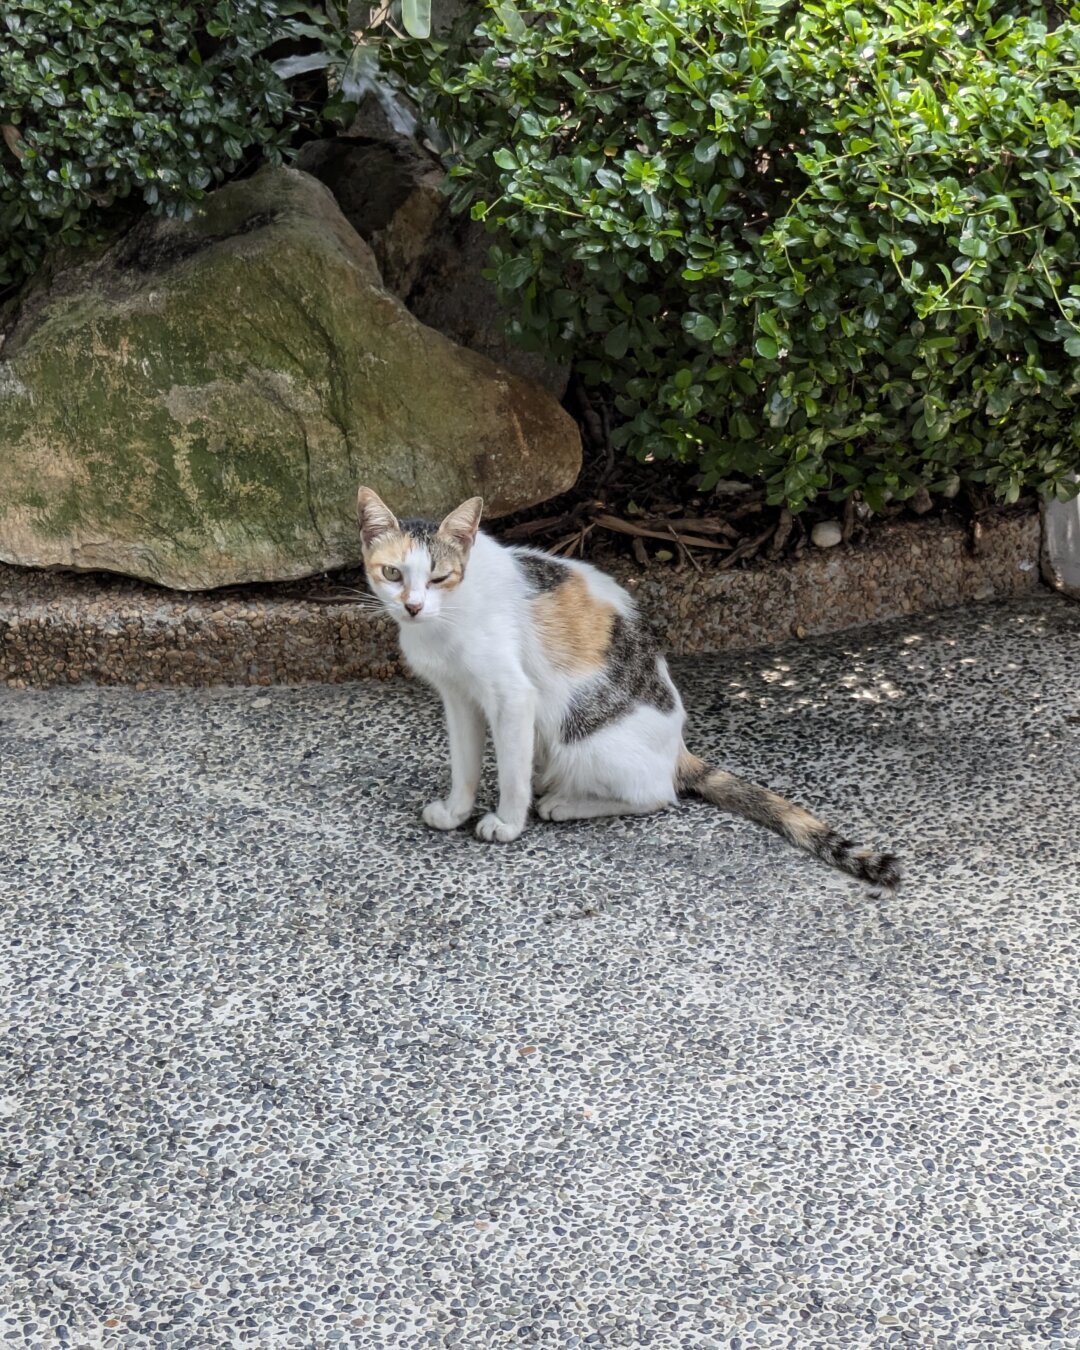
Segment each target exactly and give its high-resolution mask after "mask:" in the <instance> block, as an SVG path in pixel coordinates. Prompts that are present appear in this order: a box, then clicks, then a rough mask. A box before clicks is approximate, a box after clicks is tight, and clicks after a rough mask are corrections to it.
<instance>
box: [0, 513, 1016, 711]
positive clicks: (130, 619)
mask: <svg viewBox="0 0 1080 1350" xmlns="http://www.w3.org/2000/svg"><path fill="white" fill-rule="evenodd" d="M970 539H971V536H970V532H969V531H968V530H967V529H965V528H964V527H962V526H960V525H958V524H949V523H946V522H944V521H941V520H923V521H906V522H903V523H897V524H887V525H883V526H880V527H879V528H878V529H877V530H876V531H875V532H874V534H873V535H871V536H870V537H869V538H868V539H867V540H866V541H865V542H864V543H863V544H862V545H860V546H858V547H853V548H845V547H843V546H840V547H837V548H831V549H812V550H810V551H809V552H807V553H806V554H805V555H804V556H803V557H802V558H801V559H798V560H794V561H791V562H787V563H781V564H775V565H771V566H763V567H752V568H748V569H746V570H744V571H731V572H718V571H716V570H715V569H713V570H705V569H703V570H702V571H701V572H697V571H696V570H694V569H693V568H692V567H684V568H683V569H682V570H681V571H676V570H673V569H671V568H662V569H661V568H654V569H651V570H649V571H644V572H643V571H641V570H639V569H637V568H636V567H635V566H634V565H633V564H625V565H621V566H619V567H617V568H615V569H613V570H614V571H615V574H616V575H617V576H618V578H619V580H620V581H622V582H623V584H624V585H626V586H628V587H629V588H630V590H631V591H632V592H633V593H634V594H635V595H636V596H637V598H638V602H639V604H640V605H641V607H642V610H643V611H644V613H645V614H646V616H647V618H648V619H649V620H650V622H651V623H652V624H653V626H654V628H655V630H656V632H657V634H658V636H659V637H660V639H661V640H662V641H663V643H664V645H665V648H666V650H667V651H668V653H669V654H671V655H675V656H684V655H690V654H703V653H710V652H721V651H731V650H745V649H747V648H753V647H761V646H768V645H770V644H772V643H775V642H781V641H784V640H785V639H789V638H792V637H809V636H817V635H821V634H825V633H833V632H841V631H843V630H845V629H848V628H853V627H858V626H860V625H862V624H866V623H873V622H877V621H880V620H884V619H891V618H896V617H899V616H901V615H904V614H920V613H926V612H930V611H934V610H941V609H948V608H951V607H952V606H955V605H961V604H966V603H968V602H970V601H976V600H989V599H1005V598H1008V597H1012V596H1017V595H1021V594H1024V593H1026V592H1029V591H1032V590H1035V589H1038V588H1039V586H1040V585H1041V581H1040V570H1039V558H1040V547H1041V527H1040V516H1039V513H1038V511H1037V510H1031V511H1019V510H1018V511H1014V512H1010V513H1003V514H1000V515H995V516H994V517H993V518H991V519H990V520H988V521H987V523H986V524H985V525H984V527H983V529H982V531H981V537H980V540H979V544H978V550H977V552H975V553H973V552H972V549H971V544H970ZM400 669H401V666H400V662H399V659H398V655H397V647H396V641H395V636H394V631H393V625H392V624H391V623H390V622H389V621H388V620H384V619H381V618H378V617H372V616H371V614H370V611H369V610H367V609H365V608H363V607H362V606H361V605H359V604H351V603H343V604H321V603H318V602H315V601H310V600H296V599H287V598H280V599H279V598H275V597H274V596H273V594H272V593H271V594H266V593H260V594H258V595H255V594H252V595H244V596H240V597H236V596H224V595H220V594H218V595H215V594H213V593H210V594H187V593H178V592H168V591H161V590H157V589H155V588H153V587H151V586H143V585H140V584H139V583H136V582H131V581H127V580H125V579H121V578H112V577H102V576H100V575H77V574H70V573H44V572H35V571H28V570H24V569H20V568H14V567H5V566H0V680H2V681H3V683H5V684H7V685H9V686H13V687H15V688H37V689H42V688H50V687H54V686H57V685H70V684H79V683H82V682H84V681H86V682H91V683H96V684H105V685H128V686H134V687H135V688H136V689H149V688H168V687H174V688H175V687H207V686H213V685H240V686H244V685H276V684H310V683H337V682H340V681H345V680H357V679H364V678H377V679H385V678H387V677H388V676H390V675H393V674H396V673H398V672H399V671H400Z"/></svg>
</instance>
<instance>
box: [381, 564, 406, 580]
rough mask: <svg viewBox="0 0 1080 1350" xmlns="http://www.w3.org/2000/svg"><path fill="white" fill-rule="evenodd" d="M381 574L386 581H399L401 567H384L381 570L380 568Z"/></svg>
mask: <svg viewBox="0 0 1080 1350" xmlns="http://www.w3.org/2000/svg"><path fill="white" fill-rule="evenodd" d="M382 574H383V576H384V577H385V578H386V580H387V581H400V580H401V568H400V567H384V568H383V570H382Z"/></svg>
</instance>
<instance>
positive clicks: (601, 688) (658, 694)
mask: <svg viewBox="0 0 1080 1350" xmlns="http://www.w3.org/2000/svg"><path fill="white" fill-rule="evenodd" d="M659 660H660V657H659V653H658V652H657V650H656V647H655V646H654V645H653V642H652V639H651V638H650V637H649V635H648V633H647V632H646V631H645V630H644V628H643V627H642V626H641V624H640V623H639V622H638V620H637V618H636V617H632V618H627V617H625V616H623V615H621V614H620V615H618V616H616V619H615V622H614V623H613V625H612V628H611V646H610V648H609V649H608V655H607V662H606V664H605V667H604V672H603V674H602V675H599V676H598V677H597V678H596V680H595V681H594V683H593V684H592V685H590V686H589V688H587V689H583V690H581V692H580V693H578V694H577V695H576V696H575V698H574V701H573V702H572V703H571V704H570V707H569V709H568V710H567V713H566V716H565V717H564V718H563V724H562V727H561V735H562V739H563V741H564V742H566V743H569V742H572V741H582V740H584V739H585V738H586V736H591V735H592V734H593V733H594V732H596V731H599V730H600V729H601V727H606V726H609V725H610V724H611V723H612V722H617V721H618V720H619V719H620V718H621V717H625V716H626V715H627V714H628V713H630V712H632V711H633V709H634V708H636V707H638V706H639V705H641V704H647V705H648V706H650V707H653V708H657V709H659V710H660V712H671V711H672V710H673V709H674V707H675V695H674V694H673V693H672V691H671V686H670V685H669V684H668V682H667V680H665V679H664V678H663V676H662V675H661V674H660V666H659Z"/></svg>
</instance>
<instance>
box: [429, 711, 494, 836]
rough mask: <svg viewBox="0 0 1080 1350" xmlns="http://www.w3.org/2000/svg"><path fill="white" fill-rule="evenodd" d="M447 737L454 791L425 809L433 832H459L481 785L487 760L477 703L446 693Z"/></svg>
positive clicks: (482, 727) (481, 721)
mask: <svg viewBox="0 0 1080 1350" xmlns="http://www.w3.org/2000/svg"><path fill="white" fill-rule="evenodd" d="M442 700H443V707H444V708H445V710H446V734H447V738H448V740H449V742H450V792H449V795H448V796H446V797H444V798H442V799H441V800H440V801H436V802H428V804H427V806H425V807H424V812H423V814H424V824H425V825H430V826H431V828H432V829H433V830H456V829H457V827H458V826H459V825H460V824H461V823H462V822H463V821H464V820H466V819H467V818H468V816H469V813H470V812H471V811H472V809H473V803H474V802H475V801H476V789H477V788H478V787H479V786H480V769H481V765H482V764H483V759H484V735H485V728H484V714H483V713H482V712H481V711H480V709H479V708H478V707H477V706H476V704H475V703H473V702H471V701H470V700H469V699H467V698H464V697H463V696H462V695H460V694H458V693H456V692H455V691H452V690H443V691H442Z"/></svg>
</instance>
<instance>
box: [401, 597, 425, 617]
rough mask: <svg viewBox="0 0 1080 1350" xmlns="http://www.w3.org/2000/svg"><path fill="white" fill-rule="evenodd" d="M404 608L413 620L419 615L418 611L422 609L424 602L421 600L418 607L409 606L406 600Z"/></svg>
mask: <svg viewBox="0 0 1080 1350" xmlns="http://www.w3.org/2000/svg"><path fill="white" fill-rule="evenodd" d="M405 608H406V609H407V610H408V611H409V613H410V614H411V615H412V616H413V618H414V619H415V618H416V616H417V615H418V614H419V613H420V611H421V610H422V609H423V608H424V602H423V600H421V601H420V603H419V604H418V605H412V604H410V603H409V602H408V600H406V601H405Z"/></svg>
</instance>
